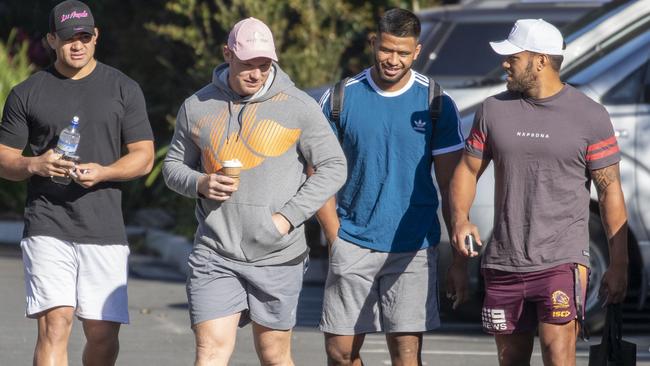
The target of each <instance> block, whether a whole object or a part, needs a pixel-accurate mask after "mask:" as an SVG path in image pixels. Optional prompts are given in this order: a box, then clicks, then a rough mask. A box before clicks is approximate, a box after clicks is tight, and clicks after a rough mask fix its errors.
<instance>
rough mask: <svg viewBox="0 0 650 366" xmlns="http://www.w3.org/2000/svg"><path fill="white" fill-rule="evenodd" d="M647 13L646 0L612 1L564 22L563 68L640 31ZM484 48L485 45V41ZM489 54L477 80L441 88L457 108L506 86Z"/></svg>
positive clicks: (580, 63) (580, 64) (573, 66)
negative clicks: (486, 66) (488, 65)
mask: <svg viewBox="0 0 650 366" xmlns="http://www.w3.org/2000/svg"><path fill="white" fill-rule="evenodd" d="M649 14H650V0H637V1H616V2H611V3H608V4H606V5H604V6H602V7H600V8H597V9H595V10H592V11H591V12H589V13H586V14H585V15H584V16H583V17H582V18H580V19H577V20H576V21H575V22H572V23H569V24H567V25H566V26H565V27H564V28H563V29H562V34H563V35H564V37H565V43H566V50H565V52H564V62H563V63H562V68H563V70H570V69H580V68H581V67H583V62H584V61H585V60H586V59H589V58H590V57H591V55H593V54H597V53H600V52H602V48H603V47H606V46H607V44H611V43H613V42H616V41H617V40H619V39H622V38H625V37H629V36H630V35H633V34H635V33H638V32H639V31H643V29H644V27H646V26H647V21H648V16H649ZM511 26H512V24H511ZM507 34H508V30H505V31H503V32H502V33H501V34H500V35H497V36H494V37H492V38H491V40H497V39H503V38H505V36H506V35H507ZM485 47H488V48H489V45H488V42H487V41H486V42H485ZM492 55H493V60H494V61H493V64H492V66H491V70H492V71H490V72H488V73H487V74H486V75H484V76H483V78H481V79H480V80H478V81H476V80H467V83H466V85H463V86H458V85H457V86H455V87H452V88H450V87H447V88H446V89H445V91H446V92H447V93H448V94H449V95H451V97H452V98H453V99H454V101H455V102H456V105H457V106H458V109H459V110H461V111H472V110H473V108H476V106H477V105H478V104H479V103H481V102H482V101H483V100H485V98H487V97H489V96H491V95H494V94H497V93H500V92H502V91H504V90H505V89H506V82H505V72H504V71H503V69H502V68H501V66H500V64H501V59H500V58H499V56H498V55H496V54H495V53H494V52H492ZM481 62H482V61H481Z"/></svg>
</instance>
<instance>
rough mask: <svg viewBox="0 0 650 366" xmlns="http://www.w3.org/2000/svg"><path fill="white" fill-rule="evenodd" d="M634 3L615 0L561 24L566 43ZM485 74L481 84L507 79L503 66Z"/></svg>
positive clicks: (495, 82)
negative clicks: (574, 19) (572, 20)
mask: <svg viewBox="0 0 650 366" xmlns="http://www.w3.org/2000/svg"><path fill="white" fill-rule="evenodd" d="M632 3H633V2H632V1H630V2H625V1H613V2H611V3H608V4H606V5H604V6H602V7H599V8H597V9H594V10H592V11H590V12H588V13H586V14H585V15H583V16H582V17H580V18H578V19H577V20H576V21H574V22H570V23H568V24H566V25H565V26H561V25H558V26H560V31H561V32H562V34H563V35H564V40H565V43H566V44H569V43H571V42H572V41H573V40H575V39H576V38H578V37H580V36H581V35H582V34H584V33H586V32H587V31H589V30H591V29H592V28H594V27H596V26H597V25H598V24H600V23H601V22H602V21H603V20H604V19H607V18H609V17H611V16H613V15H615V14H617V13H618V12H620V11H622V10H623V9H625V8H626V7H628V6H629V5H631V4H632ZM484 75H485V77H483V78H482V79H481V80H480V82H479V84H481V85H490V84H497V83H501V82H503V81H505V79H506V75H505V73H504V71H503V68H502V67H501V66H498V67H497V66H495V67H493V68H492V69H490V70H488V72H486V73H485V74H484Z"/></svg>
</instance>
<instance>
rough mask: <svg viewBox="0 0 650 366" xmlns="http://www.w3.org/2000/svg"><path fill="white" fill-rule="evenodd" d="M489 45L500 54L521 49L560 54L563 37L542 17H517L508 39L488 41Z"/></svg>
mask: <svg viewBox="0 0 650 366" xmlns="http://www.w3.org/2000/svg"><path fill="white" fill-rule="evenodd" d="M490 46H492V49H493V50H494V52H496V53H498V54H500V55H514V54H515V53H519V52H522V51H531V52H537V53H543V54H546V55H562V53H563V50H564V38H563V37H562V33H560V31H559V30H558V29H557V28H555V26H554V25H553V24H551V23H548V22H546V21H545V20H544V19H519V20H517V21H516V22H515V25H514V26H513V27H512V30H511V31H510V35H509V36H508V39H504V40H503V41H500V42H490Z"/></svg>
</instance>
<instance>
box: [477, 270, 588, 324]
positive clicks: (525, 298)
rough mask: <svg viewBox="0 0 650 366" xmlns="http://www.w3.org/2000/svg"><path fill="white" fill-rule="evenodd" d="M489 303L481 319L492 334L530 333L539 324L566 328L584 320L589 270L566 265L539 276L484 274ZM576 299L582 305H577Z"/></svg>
mask: <svg viewBox="0 0 650 366" xmlns="http://www.w3.org/2000/svg"><path fill="white" fill-rule="evenodd" d="M481 273H482V274H483V278H484V280H485V300H484V302H483V311H482V314H481V318H482V321H483V330H484V331H485V332H487V333H490V334H511V333H520V332H530V331H534V330H535V329H536V328H537V324H538V322H543V323H555V324H563V323H567V322H570V321H572V320H575V319H578V314H580V319H582V317H583V316H584V311H578V309H577V307H576V303H578V304H579V305H580V307H579V308H580V309H584V300H585V293H586V288H587V268H586V267H584V266H582V265H577V264H572V263H570V264H562V265H559V266H556V267H552V268H548V269H545V270H542V271H536V272H504V271H499V270H496V269H489V268H484V269H482V270H481ZM576 298H578V299H579V301H576Z"/></svg>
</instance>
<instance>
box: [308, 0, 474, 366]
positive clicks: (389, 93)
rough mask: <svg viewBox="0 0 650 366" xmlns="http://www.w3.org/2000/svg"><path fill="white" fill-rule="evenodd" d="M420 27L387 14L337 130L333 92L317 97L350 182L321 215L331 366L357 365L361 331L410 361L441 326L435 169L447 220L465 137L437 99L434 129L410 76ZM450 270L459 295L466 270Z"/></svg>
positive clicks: (410, 18) (423, 81)
mask: <svg viewBox="0 0 650 366" xmlns="http://www.w3.org/2000/svg"><path fill="white" fill-rule="evenodd" d="M419 35H420V22H419V20H418V18H417V17H416V16H415V15H414V14H413V13H411V12H409V11H406V10H402V9H392V10H389V11H387V12H386V13H385V14H384V15H383V16H382V18H381V19H380V21H379V26H378V32H377V35H376V36H375V37H374V38H373V39H372V47H373V51H374V57H375V64H374V66H372V67H370V68H368V69H366V70H365V71H363V72H362V73H360V74H359V75H357V76H355V77H352V78H350V79H349V80H348V81H347V82H346V84H345V87H344V93H342V94H343V96H344V97H343V103H342V105H341V108H340V116H339V119H338V122H336V121H335V118H333V117H332V113H331V103H332V98H331V92H326V93H325V95H323V98H322V100H321V106H322V108H323V111H324V113H325V114H326V116H327V117H328V118H329V119H330V121H331V122H332V126H333V128H334V129H335V130H336V132H337V134H338V136H339V137H340V140H341V141H340V142H341V145H342V147H343V151H344V152H345V156H346V158H347V160H348V181H347V183H346V184H345V185H344V186H343V188H342V189H341V190H340V191H339V193H338V195H337V197H336V201H335V200H334V199H332V200H330V201H328V203H326V205H325V206H324V207H323V208H322V209H321V210H320V211H319V212H318V214H317V216H318V219H319V221H320V223H321V225H322V226H323V230H324V232H325V236H326V238H327V241H328V244H329V248H330V269H329V273H328V276H327V283H326V286H325V298H324V306H323V316H322V319H321V324H320V329H321V330H322V331H323V332H325V342H326V350H327V355H328V364H330V365H339V364H340V365H343V364H353V365H359V364H361V359H360V356H359V351H360V349H361V346H362V344H363V340H364V337H365V334H366V333H371V332H385V333H386V335H387V336H386V339H387V343H388V348H389V351H390V354H391V358H392V360H393V363H398V364H405V365H410V364H417V363H418V360H419V358H420V352H419V351H417V350H419V349H420V348H421V342H422V332H424V331H427V330H431V329H434V328H436V327H438V326H439V324H440V320H439V317H438V304H437V296H438V295H437V292H438V286H437V278H436V262H437V250H436V245H437V244H438V242H439V240H440V223H439V222H438V216H437V208H438V195H437V192H436V187H435V186H434V182H433V179H432V176H431V165H432V163H433V165H434V169H435V174H436V180H437V183H438V187H439V188H440V193H441V197H442V205H441V206H442V210H443V217H445V221H447V218H448V211H447V208H448V206H449V205H448V194H447V187H448V185H449V180H450V178H451V175H452V173H453V170H454V168H455V166H456V164H457V162H458V160H459V158H460V154H461V151H462V149H463V146H464V139H463V136H462V133H461V130H460V122H459V120H460V118H459V116H458V111H457V109H456V106H455V105H454V102H453V101H452V100H451V98H449V96H447V95H444V94H443V95H442V97H441V98H442V107H441V110H440V114H439V117H438V118H437V119H436V121H434V122H432V118H431V113H430V110H429V105H430V102H429V79H428V78H427V77H426V76H423V75H421V74H418V73H417V72H415V71H413V70H411V65H412V63H413V61H414V60H415V59H416V58H417V57H418V54H419V52H420V48H421V45H420V44H418V37H419ZM457 260H458V261H454V263H455V264H458V265H455V266H452V268H453V270H451V271H450V276H449V278H450V282H451V283H450V284H451V288H450V290H451V292H453V293H455V294H456V296H458V299H462V297H464V296H465V295H464V294H465V290H464V289H461V288H459V287H457V286H455V284H456V283H458V284H464V283H465V282H464V281H465V280H466V278H465V276H466V274H465V273H466V271H465V268H466V267H465V262H464V260H463V259H461V258H460V257H458V258H457Z"/></svg>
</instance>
